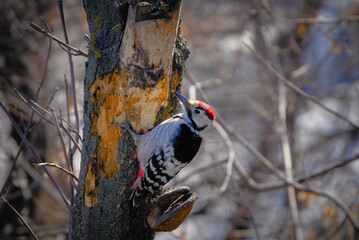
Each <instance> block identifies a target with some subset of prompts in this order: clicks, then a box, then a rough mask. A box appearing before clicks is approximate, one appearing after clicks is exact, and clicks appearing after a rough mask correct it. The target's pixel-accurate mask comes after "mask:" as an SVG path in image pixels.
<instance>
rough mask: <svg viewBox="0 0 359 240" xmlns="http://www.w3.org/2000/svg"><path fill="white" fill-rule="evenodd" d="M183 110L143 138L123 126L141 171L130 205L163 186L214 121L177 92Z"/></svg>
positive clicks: (196, 103) (187, 160)
mask: <svg viewBox="0 0 359 240" xmlns="http://www.w3.org/2000/svg"><path fill="white" fill-rule="evenodd" d="M173 92H174V93H175V94H176V96H177V97H178V98H179V99H180V102H181V103H182V105H183V107H184V111H183V112H182V113H179V114H177V115H175V116H173V117H172V118H170V119H167V120H165V121H163V122H162V123H160V124H159V125H158V126H156V127H155V128H153V129H152V130H151V131H150V132H148V133H146V134H144V135H138V134H136V133H135V132H134V131H132V130H131V129H130V127H129V123H128V122H127V120H126V123H125V124H113V125H115V126H121V127H125V128H126V129H127V130H128V131H129V132H130V133H131V135H132V137H133V139H134V141H135V144H136V145H137V159H138V160H139V163H140V169H139V173H138V177H137V180H136V181H135V183H134V185H133V188H134V191H133V194H132V199H133V206H134V207H137V206H138V205H139V204H141V203H142V202H143V201H144V200H145V199H146V197H147V196H148V195H149V194H153V193H154V192H156V191H157V190H158V189H159V188H160V187H162V186H164V185H165V184H166V183H167V182H168V181H170V180H171V179H172V178H173V177H174V176H176V175H177V173H178V172H179V171H180V170H181V169H182V168H183V167H185V166H186V165H187V164H188V163H190V162H191V161H192V159H193V158H194V157H195V155H196V154H197V152H198V150H199V147H200V145H201V142H202V137H201V135H200V132H201V131H203V130H204V129H206V128H207V127H208V126H211V125H212V124H213V122H214V120H215V114H214V111H213V109H212V108H211V107H210V106H209V105H208V104H206V103H204V102H201V101H198V100H189V99H187V98H185V97H183V96H182V95H180V94H179V93H177V92H176V91H173Z"/></svg>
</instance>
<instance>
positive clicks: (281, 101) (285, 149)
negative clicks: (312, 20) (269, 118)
mask: <svg viewBox="0 0 359 240" xmlns="http://www.w3.org/2000/svg"><path fill="white" fill-rule="evenodd" d="M278 88H279V89H278V113H279V120H280V122H279V126H278V130H279V135H280V139H281V145H282V154H283V161H284V169H285V175H286V177H287V180H288V181H293V160H292V153H291V147H290V144H289V138H288V129H287V91H286V88H285V86H284V84H283V83H279V86H278ZM287 191H288V201H289V207H290V210H291V215H292V221H293V226H294V234H295V239H296V240H301V239H303V233H302V229H301V226H300V225H301V224H300V216H299V211H298V203H297V197H296V193H295V189H294V187H293V186H288V187H287Z"/></svg>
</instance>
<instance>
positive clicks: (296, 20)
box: [257, 0, 359, 24]
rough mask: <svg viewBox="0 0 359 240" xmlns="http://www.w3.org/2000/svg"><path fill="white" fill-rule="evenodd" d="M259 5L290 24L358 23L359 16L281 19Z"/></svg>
mask: <svg viewBox="0 0 359 240" xmlns="http://www.w3.org/2000/svg"><path fill="white" fill-rule="evenodd" d="M257 2H258V3H259V5H260V6H261V7H262V8H263V9H264V11H265V12H266V13H267V14H268V15H270V16H271V17H272V18H274V19H276V20H280V21H285V22H290V23H296V24H299V23H307V24H335V23H342V22H358V21H359V15H352V16H342V17H338V18H285V17H279V16H275V15H273V14H272V11H271V10H270V9H269V8H268V7H267V6H266V5H265V4H264V3H263V2H262V1H261V0H258V1H257Z"/></svg>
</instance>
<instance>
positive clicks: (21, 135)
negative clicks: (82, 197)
mask: <svg viewBox="0 0 359 240" xmlns="http://www.w3.org/2000/svg"><path fill="white" fill-rule="evenodd" d="M0 106H1V108H2V109H3V111H4V112H5V113H6V115H7V116H8V117H9V118H10V120H11V122H12V125H13V126H14V128H15V130H16V131H17V133H18V134H19V135H20V137H21V139H22V140H23V141H24V142H25V143H26V146H27V147H28V148H29V149H30V151H31V152H32V153H33V155H34V156H35V158H36V160H37V161H38V162H39V163H43V161H42V159H41V157H40V156H39V155H38V153H37V152H36V150H35V148H34V147H33V146H32V144H31V143H30V142H29V141H28V140H27V138H26V137H25V136H24V134H23V133H22V131H21V130H20V128H19V126H18V125H17V124H16V122H15V120H14V119H13V118H12V116H11V114H10V113H9V111H8V110H7V109H6V107H5V106H4V105H3V104H2V102H0ZM44 170H45V173H46V174H47V176H48V177H49V178H50V180H51V182H52V183H53V184H54V185H55V187H56V189H57V191H58V192H59V193H60V195H61V197H62V199H63V201H64V202H65V204H66V206H67V207H68V206H69V202H68V200H67V198H66V196H65V194H64V192H63V191H62V189H61V187H60V186H59V185H58V184H57V182H56V180H55V179H54V178H53V176H52V175H51V173H50V172H49V171H48V170H47V169H46V168H45V169H44Z"/></svg>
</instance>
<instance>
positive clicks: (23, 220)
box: [0, 197, 38, 240]
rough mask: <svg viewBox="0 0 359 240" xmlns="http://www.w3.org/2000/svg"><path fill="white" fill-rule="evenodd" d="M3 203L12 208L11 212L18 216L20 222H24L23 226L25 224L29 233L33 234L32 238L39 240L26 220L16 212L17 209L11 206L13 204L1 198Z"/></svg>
mask: <svg viewBox="0 0 359 240" xmlns="http://www.w3.org/2000/svg"><path fill="white" fill-rule="evenodd" d="M0 199H1V201H3V202H4V203H5V204H6V205H7V206H8V207H9V208H11V210H12V211H13V212H14V213H15V214H16V215H17V217H18V218H19V219H20V221H21V222H22V224H24V226H25V227H26V228H27V230H29V232H30V233H31V236H32V237H33V238H34V239H36V240H38V238H37V236H36V234H35V233H34V231H33V230H32V229H31V227H30V226H29V224H28V223H27V222H26V221H25V219H24V218H23V217H22V216H21V214H20V213H19V212H18V211H16V209H15V208H14V207H13V206H11V204H10V203H9V202H8V201H7V200H6V199H5V198H3V197H0Z"/></svg>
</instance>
